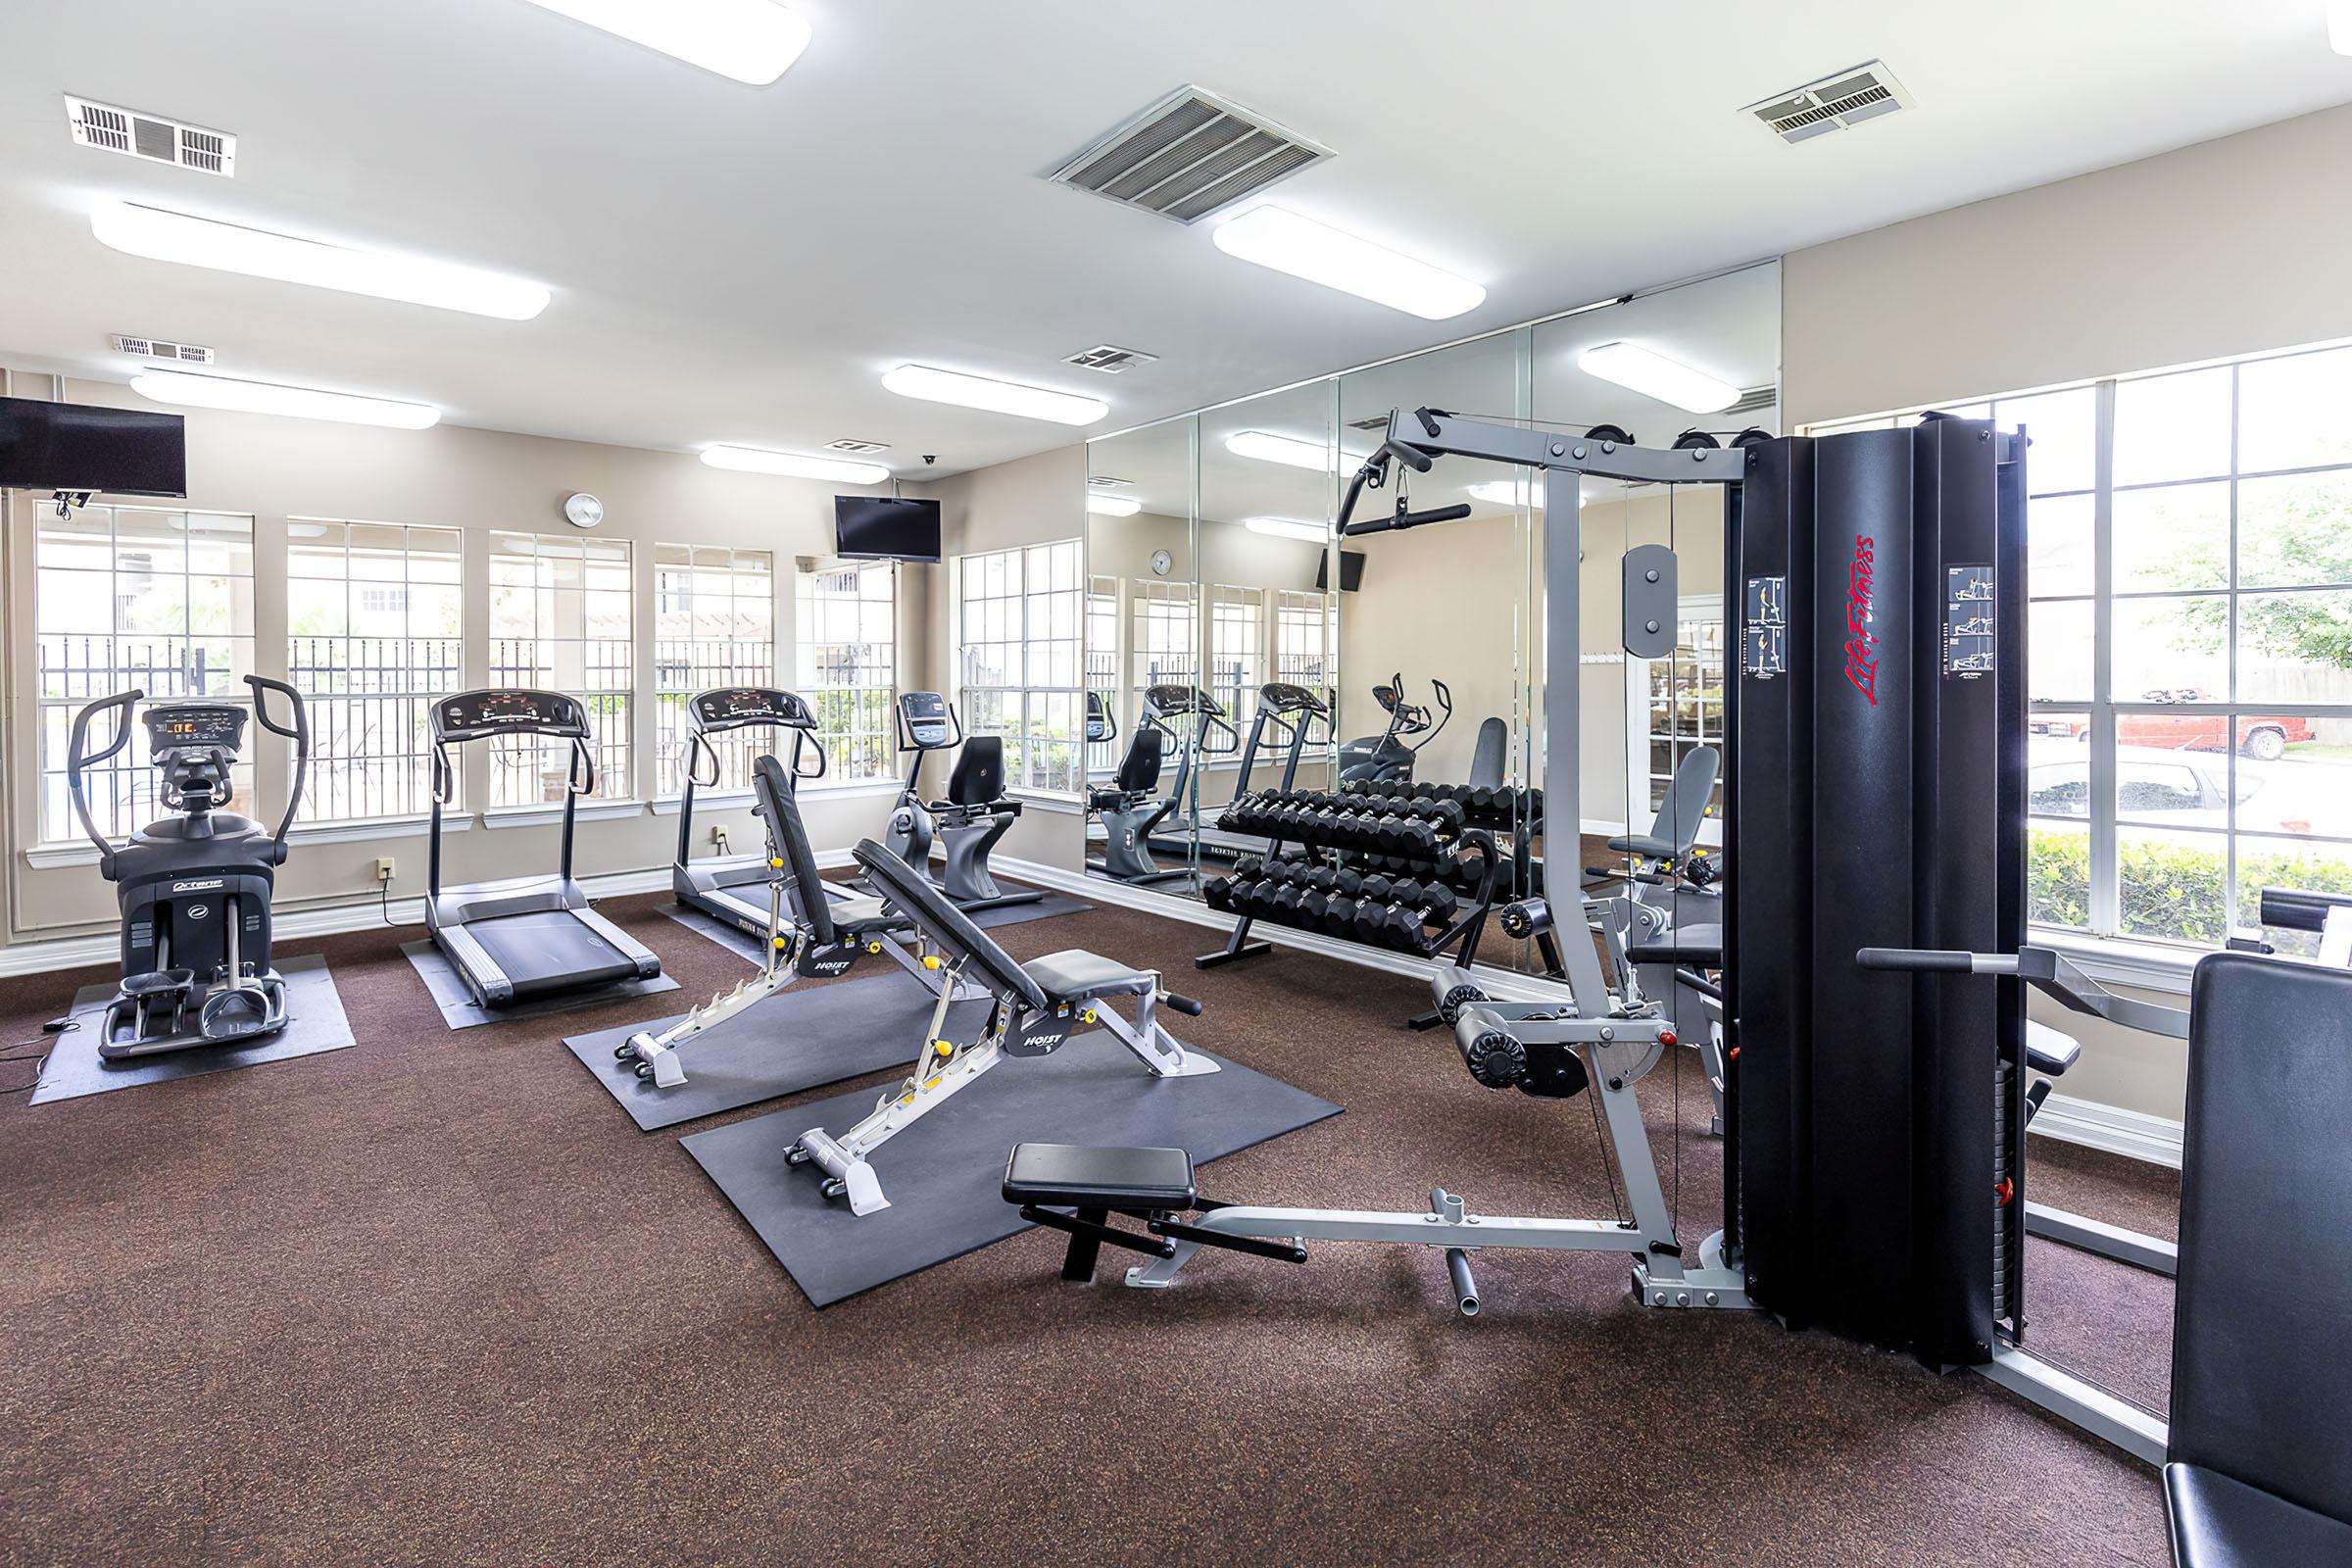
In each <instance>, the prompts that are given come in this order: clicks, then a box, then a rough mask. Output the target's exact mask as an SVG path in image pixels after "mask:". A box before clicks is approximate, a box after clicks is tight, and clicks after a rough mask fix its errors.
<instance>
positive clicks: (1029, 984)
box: [853, 839, 1048, 1012]
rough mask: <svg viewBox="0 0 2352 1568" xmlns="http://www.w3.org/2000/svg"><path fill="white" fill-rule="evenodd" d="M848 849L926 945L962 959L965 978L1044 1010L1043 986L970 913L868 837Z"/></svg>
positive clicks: (1021, 1004) (1018, 1002)
mask: <svg viewBox="0 0 2352 1568" xmlns="http://www.w3.org/2000/svg"><path fill="white" fill-rule="evenodd" d="M853 853H854V854H856V856H857V857H858V864H859V865H862V866H864V867H865V872H866V878H867V881H868V883H869V884H870V885H871V886H872V887H873V889H874V891H876V892H877V893H879V894H880V895H881V896H882V901H883V902H884V903H885V904H888V905H890V906H891V907H893V908H895V909H897V910H898V911H899V912H900V913H902V914H904V915H906V916H907V918H908V919H909V920H912V921H913V922H914V924H915V929H917V930H918V931H920V932H922V933H923V935H924V936H926V937H929V938H930V939H931V944H932V946H934V947H936V948H938V949H939V950H940V952H941V953H943V954H945V955H946V956H947V957H948V958H949V960H950V961H951V962H956V961H965V962H968V966H969V971H971V972H969V973H967V977H968V978H971V979H976V980H978V981H979V982H980V984H982V985H983V986H985V987H987V988H988V989H989V990H990V991H993V992H995V993H996V994H997V996H998V997H1000V998H1001V999H1003V1000H1005V1001H1007V1002H1009V1003H1011V1004H1012V1005H1015V1006H1018V1007H1023V1008H1026V1009H1028V1010H1029V1011H1032V1012H1042V1011H1044V1010H1045V1009H1046V1007H1047V1005H1048V1004H1047V1001H1046V993H1045V989H1044V988H1043V987H1041V986H1040V985H1039V984H1038V983H1037V982H1036V981H1035V980H1032V979H1030V978H1029V976H1028V974H1027V972H1026V971H1024V970H1023V969H1022V968H1021V966H1020V965H1019V964H1017V963H1015V962H1013V961H1012V956H1011V955H1010V954H1008V953H1006V952H1005V950H1004V949H1003V948H1001V947H999V946H997V944H996V940H995V939H994V938H993V937H991V936H990V935H989V934H988V933H987V932H985V931H983V930H981V929H980V928H979V927H978V926H976V925H974V924H973V923H972V917H971V916H970V915H968V914H965V913H964V912H963V911H962V910H961V909H958V908H957V907H956V906H954V905H953V904H950V903H949V902H948V900H947V896H946V895H945V894H943V893H941V892H940V891H939V889H938V888H937V887H935V886H933V885H932V882H931V879H930V878H929V877H926V876H924V875H923V874H922V873H921V872H919V871H917V870H915V868H914V867H913V866H911V865H908V864H907V862H906V861H905V860H902V859H900V858H898V857H897V856H895V855H893V854H891V853H890V851H888V850H886V849H884V848H883V847H882V846H881V845H879V844H876V843H875V842H874V841H873V840H872V839H860V840H859V841H858V848H857V849H856V851H854V852H853Z"/></svg>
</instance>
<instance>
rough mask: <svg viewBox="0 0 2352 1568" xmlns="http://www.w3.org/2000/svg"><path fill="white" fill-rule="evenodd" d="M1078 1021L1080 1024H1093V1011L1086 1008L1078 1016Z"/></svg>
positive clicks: (1090, 1008)
mask: <svg viewBox="0 0 2352 1568" xmlns="http://www.w3.org/2000/svg"><path fill="white" fill-rule="evenodd" d="M1078 1021H1079V1022H1080V1023H1093V1022H1094V1021H1095V1009H1094V1008H1092V1007H1089V1008H1087V1009H1086V1010H1085V1011H1084V1012H1082V1013H1080V1014H1079V1015H1078Z"/></svg>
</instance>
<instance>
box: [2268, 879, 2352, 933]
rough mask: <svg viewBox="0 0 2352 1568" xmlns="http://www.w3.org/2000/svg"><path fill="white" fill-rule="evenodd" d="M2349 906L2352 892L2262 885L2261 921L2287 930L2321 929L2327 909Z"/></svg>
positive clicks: (2351, 900) (2325, 925)
mask: <svg viewBox="0 0 2352 1568" xmlns="http://www.w3.org/2000/svg"><path fill="white" fill-rule="evenodd" d="M2343 908H2352V894H2343V893H2318V892H2314V891H2312V890H2311V889H2308V888H2264V889H2263V890H2262V923H2263V924H2264V925H2276V926H2284V927H2285V928H2286V929H2287V930H2289V931H2324V930H2326V929H2327V911H2328V910H2329V909H2343Z"/></svg>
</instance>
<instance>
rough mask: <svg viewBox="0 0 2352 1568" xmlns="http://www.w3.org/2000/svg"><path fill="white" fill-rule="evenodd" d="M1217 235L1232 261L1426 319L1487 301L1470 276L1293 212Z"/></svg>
mask: <svg viewBox="0 0 2352 1568" xmlns="http://www.w3.org/2000/svg"><path fill="white" fill-rule="evenodd" d="M1212 237H1213V238H1214V239H1215V240H1216V242H1217V249H1219V250H1221V251H1223V252H1224V253H1225V254H1226V255H1228V256H1238V257H1240V258H1241V259H1242V260H1243V261H1245V262H1255V263H1256V264H1257V265H1258V266H1260V267H1270V268H1272V269H1273V270H1275V271H1277V272H1288V273H1290V274H1291V275H1292V276H1293V277H1303V278H1305V279H1306V280H1307V281H1308V282H1310V283H1320V284H1322V285H1323V286H1324V287H1325V288H1336V289H1338V290H1340V291H1341V292H1342V293H1345V294H1354V295H1357V296H1359V297H1361V298H1363V299H1368V300H1371V301H1372V302H1374V303H1375V304H1379V305H1386V306H1388V307H1390V308H1391V309H1392V310H1398V311H1404V312H1407V313H1409V314H1411V315H1414V316H1418V317H1421V318H1422V319H1426V320H1431V321H1443V320H1445V319H1446V318H1448V317H1453V316H1459V315H1461V314H1462V313H1463V312H1464V311H1472V310H1476V309H1477V308H1478V307H1479V305H1480V304H1481V303H1483V302H1484V301H1485V299H1486V297H1487V291H1486V289H1485V288H1484V287H1482V286H1481V285H1479V284H1477V283H1473V282H1471V281H1470V280H1469V279H1468V278H1466V277H1456V276H1455V275H1454V274H1453V273H1451V272H1448V271H1446V270H1444V269H1443V268H1437V267H1432V266H1430V265H1429V264H1428V263H1427V262H1421V261H1415V260H1414V259H1413V258H1412V257H1410V256H1401V255H1399V254H1397V252H1396V251H1393V250H1390V249H1389V248H1388V247H1387V246H1385V245H1375V244H1373V243H1372V242H1371V241H1370V240H1368V239H1358V238H1357V237H1356V236H1355V235H1353V234H1350V233H1348V232H1347V231H1346V230H1344V229H1337V228H1333V227H1332V226H1331V225H1330V224H1328V223H1318V222H1316V221H1314V220H1313V219H1311V218H1301V217H1300V216H1299V214H1297V213H1294V212H1292V211H1291V210H1290V209H1289V208H1287V207H1252V208H1251V209H1250V211H1248V212H1246V213H1244V214H1242V215H1241V216H1240V217H1239V218H1234V219H1229V220H1227V221H1225V222H1223V223H1220V224H1218V225H1217V228H1216V232H1215V233H1214V235H1213V236H1212Z"/></svg>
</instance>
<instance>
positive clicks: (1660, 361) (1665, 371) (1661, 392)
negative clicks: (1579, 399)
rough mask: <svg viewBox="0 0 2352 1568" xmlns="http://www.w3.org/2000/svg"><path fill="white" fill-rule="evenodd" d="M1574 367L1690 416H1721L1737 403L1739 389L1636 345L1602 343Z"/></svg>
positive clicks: (1589, 350)
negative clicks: (1685, 410)
mask: <svg viewBox="0 0 2352 1568" xmlns="http://www.w3.org/2000/svg"><path fill="white" fill-rule="evenodd" d="M1576 364H1577V368H1579V369H1581V370H1583V371H1584V372H1585V373H1586V374H1587V375H1597V376H1599V377H1600V378H1601V379H1602V380H1603V381H1614V382H1616V383H1617V384H1618V385H1619V386H1622V387H1626V388H1629V389H1631V390H1633V391H1636V392H1639V393H1641V394H1642V396H1643V397H1645V398H1656V399H1657V400H1658V401H1659V402H1660V403H1671V404H1673V405H1674V406H1675V407H1676V408H1678V409H1688V410H1689V411H1690V412H1691V413H1692V414H1721V413H1722V412H1723V411H1724V410H1726V409H1728V408H1730V407H1731V406H1732V405H1733V404H1735V403H1737V402H1739V401H1740V389H1739V388H1738V387H1736V386H1734V385H1732V384H1731V383H1730V382H1729V381H1718V380H1716V379H1715V377H1713V376H1711V375H1709V374H1707V373H1706V372H1705V371H1704V370H1693V369H1692V368H1691V367H1689V366H1688V365H1684V364H1682V363H1681V362H1680V361H1676V360H1670V359H1668V358H1667V357H1666V356H1665V355H1663V354H1660V353H1657V352H1656V351H1655V350H1652V349H1645V348H1643V347H1642V345H1641V344H1639V343H1602V344H1599V345H1598V346H1596V347H1593V348H1589V349H1587V350H1585V352H1584V353H1582V354H1580V355H1578V356H1577V357H1576Z"/></svg>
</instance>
